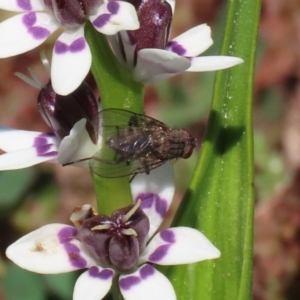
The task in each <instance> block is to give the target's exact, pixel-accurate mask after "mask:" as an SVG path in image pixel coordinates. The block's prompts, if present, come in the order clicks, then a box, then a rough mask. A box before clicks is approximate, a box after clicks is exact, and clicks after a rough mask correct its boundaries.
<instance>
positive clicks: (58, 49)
mask: <svg viewBox="0 0 300 300" xmlns="http://www.w3.org/2000/svg"><path fill="white" fill-rule="evenodd" d="M54 51H55V53H57V54H62V53H65V52H67V51H68V46H67V45H66V44H65V43H62V42H60V41H56V42H55V45H54Z"/></svg>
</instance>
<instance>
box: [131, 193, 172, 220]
mask: <svg viewBox="0 0 300 300" xmlns="http://www.w3.org/2000/svg"><path fill="white" fill-rule="evenodd" d="M138 199H141V201H142V203H141V209H150V208H151V207H152V205H153V203H155V211H156V212H157V213H158V214H159V215H160V216H161V217H162V218H164V217H165V215H166V214H167V210H168V203H167V201H166V200H164V199H160V197H159V195H157V194H154V193H141V194H139V195H137V197H136V201H137V200H138Z"/></svg>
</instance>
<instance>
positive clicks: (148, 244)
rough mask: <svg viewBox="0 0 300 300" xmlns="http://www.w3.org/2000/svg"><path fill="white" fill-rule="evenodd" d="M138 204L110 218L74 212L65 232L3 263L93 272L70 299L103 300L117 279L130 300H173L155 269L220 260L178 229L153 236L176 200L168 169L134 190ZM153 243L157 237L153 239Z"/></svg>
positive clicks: (42, 233)
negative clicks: (157, 267)
mask: <svg viewBox="0 0 300 300" xmlns="http://www.w3.org/2000/svg"><path fill="white" fill-rule="evenodd" d="M131 189H132V195H133V199H134V204H133V205H131V206H129V207H126V208H122V209H120V210H117V211H115V212H114V213H113V214H112V216H111V217H107V216H103V215H97V214H96V213H95V211H94V210H93V209H92V208H91V207H90V205H84V206H82V207H80V208H76V209H75V210H74V212H73V214H72V216H71V220H72V221H73V223H74V224H75V226H76V227H73V226H69V225H64V224H49V225H45V226H43V227H41V228H39V229H37V230H35V231H33V232H31V233H29V234H27V235H25V236H24V237H22V238H20V239H19V240H18V241H16V242H15V243H14V244H12V245H10V246H9V247H8V249H7V251H6V255H7V256H8V258H10V259H11V260H12V261H13V262H15V263H16V264H17V265H19V266H20V267H22V268H24V269H27V270H29V271H32V272H36V273H43V274H57V273H63V272H70V271H75V270H78V269H88V270H87V271H85V272H83V273H82V274H81V275H80V276H79V278H78V279H77V281H76V284H75V288H74V292H73V299H74V300H77V299H78V300H81V299H87V300H89V299H102V298H103V297H104V296H105V295H106V294H107V293H108V292H109V290H110V288H111V285H112V282H113V278H114V277H115V276H119V279H118V284H119V288H120V292H121V293H122V296H123V297H124V299H125V300H136V299H145V295H146V296H147V299H149V300H156V299H161V298H164V299H168V300H172V299H176V295H175V291H174V288H173V286H172V284H171V282H170V281H169V280H168V279H167V277H166V276H165V275H163V274H162V273H161V272H159V271H158V270H156V269H155V268H154V267H153V265H152V264H158V265H177V264H178V265H180V264H187V263H196V262H199V261H202V260H206V259H213V258H218V257H219V256H220V252H219V250H218V249H217V248H215V246H213V245H212V244H211V242H210V241H209V240H208V239H207V238H206V237H205V236H204V235H203V234H202V233H200V232H199V231H197V230H196V229H192V228H188V227H177V228H169V229H165V230H162V231H160V232H158V233H156V234H155V235H154V233H155V232H156V230H157V228H158V227H159V226H160V224H161V222H162V221H163V219H164V218H165V216H166V213H167V211H168V209H169V206H170V203H171V201H172V198H173V195H174V176H173V169H172V166H171V163H170V162H168V163H166V164H165V165H163V166H161V167H160V168H158V169H155V170H153V171H151V173H150V174H149V175H146V174H139V175H137V176H136V177H135V179H134V180H133V182H132V184H131ZM153 235H154V236H153Z"/></svg>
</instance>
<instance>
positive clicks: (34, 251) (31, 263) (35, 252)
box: [6, 224, 95, 274]
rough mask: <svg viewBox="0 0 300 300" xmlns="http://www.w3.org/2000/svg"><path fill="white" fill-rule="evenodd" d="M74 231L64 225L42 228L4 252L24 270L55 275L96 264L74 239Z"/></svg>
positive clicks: (51, 225) (50, 225)
mask: <svg viewBox="0 0 300 300" xmlns="http://www.w3.org/2000/svg"><path fill="white" fill-rule="evenodd" d="M76 234H77V229H76V228H75V227H72V226H68V225H64V224H49V225H45V226H43V227H41V228H39V229H37V230H35V231H33V232H31V233H28V234H27V235H25V236H23V237H22V238H20V239H19V240H17V241H16V242H15V243H13V244H12V245H10V246H9V247H8V248H7V250H6V255H7V257H8V258H9V259H11V260H12V261H13V262H14V263H15V264H17V265H18V266H20V267H21V268H23V269H26V270H29V271H32V272H36V273H41V274H58V273H64V272H70V271H74V270H77V269H82V268H88V267H90V266H92V265H94V264H95V261H94V260H93V259H92V258H91V257H90V256H89V255H88V254H86V253H85V252H84V250H83V249H82V245H81V243H80V242H79V241H78V240H76V239H74V236H75V235H76Z"/></svg>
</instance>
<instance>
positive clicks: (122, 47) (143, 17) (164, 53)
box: [108, 0, 243, 84]
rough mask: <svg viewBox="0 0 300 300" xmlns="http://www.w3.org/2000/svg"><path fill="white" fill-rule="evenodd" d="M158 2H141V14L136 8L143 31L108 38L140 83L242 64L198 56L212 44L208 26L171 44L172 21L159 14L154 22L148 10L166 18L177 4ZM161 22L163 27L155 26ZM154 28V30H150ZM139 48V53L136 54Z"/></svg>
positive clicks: (225, 58)
mask: <svg viewBox="0 0 300 300" xmlns="http://www.w3.org/2000/svg"><path fill="white" fill-rule="evenodd" d="M157 2H158V1H153V2H149V1H142V4H141V5H140V7H141V11H140V10H139V8H137V12H138V16H139V21H140V28H139V29H138V30H137V32H140V33H139V34H136V33H135V32H130V31H129V32H128V31H122V32H119V33H118V34H116V35H112V36H109V37H108V39H109V41H110V43H111V45H112V48H113V50H114V53H115V55H116V57H117V58H118V60H119V61H120V62H122V63H124V64H126V65H127V66H128V67H129V68H130V69H131V70H132V73H133V76H134V78H135V79H136V80H137V81H141V82H144V83H146V84H149V83H153V82H157V81H160V80H164V79H167V78H170V77H172V76H174V75H177V74H179V73H182V72H184V71H187V72H204V71H216V70H222V69H226V68H230V67H233V66H235V65H238V64H241V63H243V60H242V59H241V58H238V57H233V56H199V55H200V54H202V53H203V52H204V51H205V50H207V49H208V48H209V47H210V46H211V45H212V44H213V40H212V38H211V29H210V27H209V26H207V25H206V24H202V25H198V26H196V27H193V28H191V29H189V30H188V31H186V32H184V33H183V34H181V35H179V36H177V37H176V38H174V39H173V40H171V41H169V40H168V35H169V26H170V22H171V18H170V20H169V23H167V22H165V23H163V21H164V19H162V20H157V19H156V18H158V15H159V14H153V15H154V16H153V20H151V19H150V17H149V16H148V14H149V11H151V10H155V9H157V10H160V13H161V15H162V18H165V16H166V14H168V13H169V12H170V13H172V11H174V5H175V1H170V0H169V1H161V2H160V3H161V4H160V6H159V7H158V4H157ZM167 3H169V4H170V10H169V9H167V6H166V4H167ZM152 5H153V6H152ZM145 6H147V9H145V8H144V7H145ZM162 12H164V13H162ZM161 23H163V24H164V26H162V25H161V27H159V26H160V25H156V24H161ZM167 24H168V26H166V25H167ZM151 26H152V27H153V28H155V30H154V29H153V30H152V31H150V30H151V29H149V28H151ZM153 35H157V38H156V39H155V38H153ZM135 36H136V37H137V39H138V40H136V39H135ZM162 37H165V39H162ZM147 39H148V40H149V41H147ZM151 39H152V40H151ZM157 40H160V42H157ZM152 43H153V45H152ZM140 44H141V45H146V46H141V45H140ZM136 48H139V49H140V50H138V51H136ZM136 52H137V53H136Z"/></svg>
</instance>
